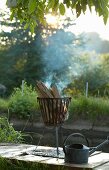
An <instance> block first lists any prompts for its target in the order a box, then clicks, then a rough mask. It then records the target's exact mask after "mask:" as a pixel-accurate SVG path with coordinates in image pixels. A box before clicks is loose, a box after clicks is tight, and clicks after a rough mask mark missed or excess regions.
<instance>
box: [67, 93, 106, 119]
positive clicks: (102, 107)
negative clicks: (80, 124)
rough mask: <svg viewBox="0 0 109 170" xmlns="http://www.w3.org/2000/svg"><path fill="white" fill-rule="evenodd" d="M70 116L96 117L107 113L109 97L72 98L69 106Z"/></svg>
mask: <svg viewBox="0 0 109 170" xmlns="http://www.w3.org/2000/svg"><path fill="white" fill-rule="evenodd" d="M69 112H70V117H69V119H72V118H73V117H74V116H76V117H78V116H80V117H83V118H85V119H93V120H94V119H96V118H98V117H99V118H100V117H102V116H105V115H109V99H107V98H96V97H88V98H86V97H84V96H80V97H78V98H73V99H72V101H71V104H70V108H69Z"/></svg>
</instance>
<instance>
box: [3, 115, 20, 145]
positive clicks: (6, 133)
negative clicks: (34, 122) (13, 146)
mask: <svg viewBox="0 0 109 170" xmlns="http://www.w3.org/2000/svg"><path fill="white" fill-rule="evenodd" d="M22 137H23V136H22V134H21V132H18V131H15V130H14V128H13V127H12V125H11V124H9V122H8V120H7V118H6V117H0V142H11V143H20V142H22V141H23V138H22Z"/></svg>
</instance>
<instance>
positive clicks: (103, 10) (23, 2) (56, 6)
mask: <svg viewBox="0 0 109 170" xmlns="http://www.w3.org/2000/svg"><path fill="white" fill-rule="evenodd" d="M108 3H109V0H98V1H97V0H63V1H61V2H60V1H59V0H7V6H9V7H10V9H11V16H10V18H11V20H12V19H13V17H14V16H17V17H18V19H19V20H20V22H21V23H25V28H28V27H29V28H30V30H31V32H34V28H35V27H36V26H37V25H38V23H41V24H45V14H47V13H49V12H52V13H55V14H56V13H60V14H61V15H64V14H65V11H66V9H67V8H71V9H72V10H75V11H76V16H77V17H79V16H80V14H81V13H84V14H85V12H86V9H87V7H88V8H89V9H90V11H92V7H95V11H96V13H97V14H98V15H99V16H102V17H103V20H104V23H105V24H106V23H107V19H108V13H109V4H108Z"/></svg>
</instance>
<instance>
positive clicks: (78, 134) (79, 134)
mask: <svg viewBox="0 0 109 170" xmlns="http://www.w3.org/2000/svg"><path fill="white" fill-rule="evenodd" d="M72 136H79V137H82V138H84V139H85V141H86V142H87V146H89V141H88V139H87V138H86V137H85V136H84V135H83V134H81V133H72V134H70V135H69V136H68V137H67V138H66V139H65V140H64V143H63V151H64V153H65V154H66V150H65V144H66V142H67V141H68V139H70V138H71V137H72Z"/></svg>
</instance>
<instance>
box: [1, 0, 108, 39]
mask: <svg viewBox="0 0 109 170" xmlns="http://www.w3.org/2000/svg"><path fill="white" fill-rule="evenodd" d="M5 2H6V0H0V9H5V8H6V6H5ZM69 15H71V14H69ZM75 23H76V25H75V26H74V25H73V26H71V27H69V29H68V31H71V32H73V33H75V34H76V35H78V34H80V33H82V32H97V33H98V34H99V35H100V37H101V38H102V39H105V40H109V20H108V22H107V24H106V25H104V22H103V19H102V17H98V16H97V15H96V13H95V11H93V12H92V13H90V11H89V10H87V12H86V14H85V15H83V14H82V15H81V16H80V17H79V18H77V19H76V20H75Z"/></svg>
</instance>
